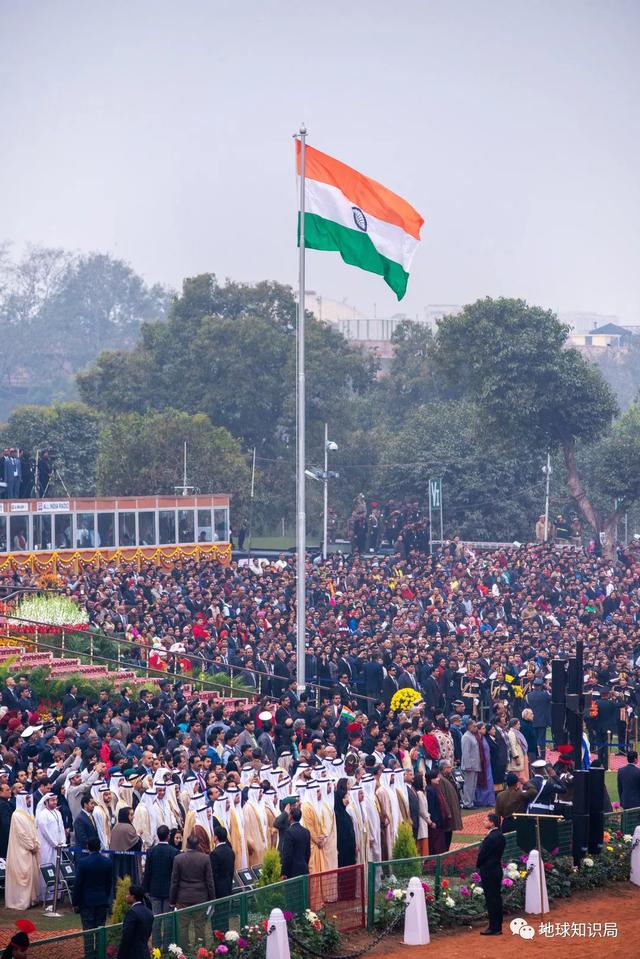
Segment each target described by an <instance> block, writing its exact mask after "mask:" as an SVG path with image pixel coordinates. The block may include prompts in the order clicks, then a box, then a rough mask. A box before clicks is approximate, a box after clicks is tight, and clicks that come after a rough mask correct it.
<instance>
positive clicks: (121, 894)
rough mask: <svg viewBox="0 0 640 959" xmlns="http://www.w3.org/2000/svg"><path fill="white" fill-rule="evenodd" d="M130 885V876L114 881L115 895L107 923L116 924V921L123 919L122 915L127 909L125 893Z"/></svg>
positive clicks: (123, 915)
mask: <svg viewBox="0 0 640 959" xmlns="http://www.w3.org/2000/svg"><path fill="white" fill-rule="evenodd" d="M130 886H131V876H123V877H122V879H118V882H117V883H116V897H115V899H114V900H113V910H112V912H111V916H110V917H109V920H108V923H107V925H109V926H116V925H117V924H118V923H120V922H123V921H124V917H125V915H126V914H127V912H128V911H129V903H128V902H127V893H128V892H129V887H130Z"/></svg>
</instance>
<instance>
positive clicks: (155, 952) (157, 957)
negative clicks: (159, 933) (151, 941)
mask: <svg viewBox="0 0 640 959" xmlns="http://www.w3.org/2000/svg"><path fill="white" fill-rule="evenodd" d="M151 956H152V959H161V956H162V953H161V952H160V950H159V949H158V947H157V946H155V947H154V948H153V949H152V951H151Z"/></svg>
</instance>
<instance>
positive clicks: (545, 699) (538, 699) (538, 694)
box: [525, 677, 551, 759]
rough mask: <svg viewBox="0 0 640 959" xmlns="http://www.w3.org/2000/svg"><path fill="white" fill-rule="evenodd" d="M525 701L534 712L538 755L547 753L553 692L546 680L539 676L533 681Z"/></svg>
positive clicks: (543, 755)
mask: <svg viewBox="0 0 640 959" xmlns="http://www.w3.org/2000/svg"><path fill="white" fill-rule="evenodd" d="M525 701H526V703H527V706H528V707H529V709H531V710H532V712H533V728H534V729H535V731H536V741H537V743H538V756H539V757H540V759H544V757H545V755H546V736H547V726H550V725H551V693H550V692H549V690H548V689H546V688H545V685H544V680H542V679H540V677H538V678H537V679H534V681H533V689H532V690H531V692H529V693H527V695H526V697H525Z"/></svg>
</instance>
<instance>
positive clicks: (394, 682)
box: [382, 663, 398, 709]
mask: <svg viewBox="0 0 640 959" xmlns="http://www.w3.org/2000/svg"><path fill="white" fill-rule="evenodd" d="M397 676H398V667H397V666H396V665H395V664H393V663H392V664H391V665H390V666H388V667H387V675H386V676H385V677H384V680H383V683H382V698H383V699H384V704H385V706H386V707H387V709H388V708H389V703H390V702H391V700H392V698H393V695H394V693H397V691H398V678H397Z"/></svg>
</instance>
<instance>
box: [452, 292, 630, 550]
mask: <svg viewBox="0 0 640 959" xmlns="http://www.w3.org/2000/svg"><path fill="white" fill-rule="evenodd" d="M568 332H569V328H568V327H567V326H566V325H565V324H563V323H561V322H560V321H559V320H558V318H557V316H555V314H554V313H552V312H551V311H549V310H543V309H541V308H539V307H531V306H528V305H527V304H526V303H525V302H524V301H523V300H514V299H498V300H493V299H489V298H487V299H484V300H478V301H477V302H476V303H473V304H471V305H470V306H466V307H465V308H464V310H463V311H462V313H460V314H459V315H458V316H449V317H445V318H444V319H443V320H442V321H441V322H440V323H439V325H438V330H437V334H436V338H435V344H434V359H435V361H436V363H437V364H438V366H439V368H440V369H441V370H442V371H443V373H444V374H445V375H446V376H447V377H448V379H449V381H450V382H451V383H452V384H455V385H456V387H457V389H458V391H459V393H460V395H461V396H462V395H468V396H469V397H470V398H471V399H472V400H473V401H474V402H475V403H476V405H477V406H478V409H479V410H480V412H481V420H480V422H481V426H482V429H483V431H484V432H485V433H491V434H492V435H494V436H496V437H499V438H500V439H501V442H502V445H503V446H504V447H505V448H508V447H509V446H510V445H511V444H514V443H516V442H517V443H521V442H522V440H523V439H524V440H525V441H526V443H527V445H528V446H529V447H530V448H531V449H533V450H536V449H537V450H538V451H539V453H540V456H541V457H542V456H543V455H544V454H545V453H546V451H547V450H551V451H555V450H559V451H560V452H561V453H562V456H563V458H564V464H565V468H566V484H567V489H568V492H569V494H570V496H571V497H572V499H573V500H574V502H575V504H576V506H577V508H578V509H579V511H580V513H581V514H582V516H583V518H584V519H585V520H586V521H587V523H588V524H589V525H590V526H591V527H592V528H593V529H594V531H595V532H596V534H597V535H602V538H603V540H604V542H605V545H606V548H607V549H608V550H611V549H612V544H613V541H614V536H615V528H616V525H617V521H618V518H619V512H620V511H619V510H615V509H613V510H612V509H609V510H606V511H603V510H600V509H598V508H597V506H596V505H595V503H594V501H593V499H592V497H591V496H590V494H589V492H588V491H587V489H586V487H585V484H584V482H583V478H582V476H581V474H580V470H579V469H578V459H577V450H578V446H579V445H580V444H581V443H594V442H597V441H600V440H604V439H605V437H607V436H608V434H609V432H610V430H611V423H612V419H613V418H614V417H615V415H616V413H617V404H616V400H615V397H614V395H613V393H612V391H611V389H610V388H609V387H608V386H607V384H606V383H605V381H604V379H603V377H602V375H601V373H600V371H599V370H598V369H597V368H596V367H595V366H593V365H592V364H591V363H589V362H588V361H587V360H586V359H584V357H583V356H582V355H581V354H580V353H579V352H578V351H577V350H575V349H567V348H566V339H567V334H568ZM632 492H633V490H632V489H631V487H630V486H627V487H626V491H625V498H626V494H629V495H631V494H632Z"/></svg>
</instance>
